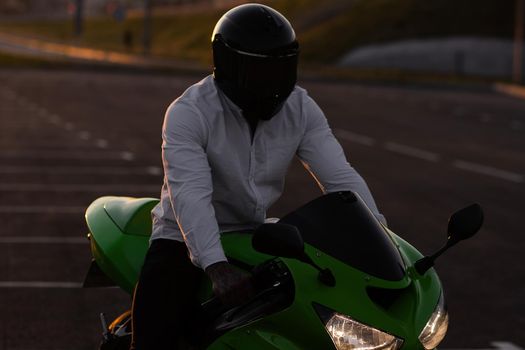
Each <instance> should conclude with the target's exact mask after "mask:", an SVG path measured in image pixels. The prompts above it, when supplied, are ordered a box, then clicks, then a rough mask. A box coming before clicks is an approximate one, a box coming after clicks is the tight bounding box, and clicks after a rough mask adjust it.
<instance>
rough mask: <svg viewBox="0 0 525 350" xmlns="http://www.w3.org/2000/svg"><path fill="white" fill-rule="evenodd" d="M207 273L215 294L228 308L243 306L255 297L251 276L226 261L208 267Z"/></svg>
mask: <svg viewBox="0 0 525 350" xmlns="http://www.w3.org/2000/svg"><path fill="white" fill-rule="evenodd" d="M205 272H206V273H207V274H208V277H210V279H211V282H212V284H213V293H214V294H215V295H216V296H217V297H218V298H219V300H220V301H221V302H222V303H223V304H224V305H226V306H229V307H233V306H238V305H241V304H243V303H244V302H246V301H248V300H249V299H250V298H251V297H253V295H255V291H254V288H253V285H252V282H251V277H250V275H249V274H248V273H246V272H244V271H242V270H240V269H238V268H236V267H235V266H233V265H231V264H229V263H227V262H225V261H222V262H218V263H215V264H213V265H210V266H208V267H207V268H206V270H205Z"/></svg>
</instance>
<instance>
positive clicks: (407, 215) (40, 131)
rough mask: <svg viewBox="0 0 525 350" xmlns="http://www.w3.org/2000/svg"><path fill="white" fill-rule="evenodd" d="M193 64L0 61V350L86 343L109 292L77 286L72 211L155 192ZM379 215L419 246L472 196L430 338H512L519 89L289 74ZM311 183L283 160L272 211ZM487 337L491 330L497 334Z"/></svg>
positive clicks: (79, 250) (109, 301) (520, 246)
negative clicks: (478, 227) (442, 329)
mask: <svg viewBox="0 0 525 350" xmlns="http://www.w3.org/2000/svg"><path fill="white" fill-rule="evenodd" d="M198 79H199V78H198V77H196V76H160V75H155V76H151V75H146V74H127V73H122V72H121V73H110V72H106V73H102V72H90V71H84V72H82V71H79V72H75V71H58V70H56V71H37V70H0V81H1V82H2V83H1V84H0V222H1V223H2V228H1V229H0V267H1V268H0V350H7V349H9V350H22V349H24V350H26V349H31V350H43V349H54V350H66V349H67V350H70V349H78V350H82V349H86V350H87V349H94V348H95V347H96V345H97V344H98V341H99V339H100V326H99V319H98V313H99V312H101V311H104V312H106V314H107V315H108V317H114V316H116V315H117V314H118V313H119V312H121V311H123V310H125V309H126V308H128V307H129V304H130V298H129V296H127V295H125V294H124V293H123V292H121V291H120V290H118V289H81V288H80V285H81V282H82V280H83V277H84V274H85V272H86V270H87V267H88V264H89V261H90V254H89V246H88V243H87V240H86V239H85V237H84V235H85V233H86V232H87V228H86V226H85V223H84V221H83V211H84V209H85V208H86V207H87V205H88V204H89V203H90V202H91V201H93V200H94V199H95V198H97V197H99V196H102V195H129V196H153V197H158V195H159V190H160V186H161V183H162V176H161V172H162V170H161V161H160V128H161V124H162V119H163V113H164V110H165V108H166V107H167V105H168V104H169V103H170V102H171V101H172V100H173V99H174V98H175V97H177V96H178V95H179V94H180V93H181V92H182V91H183V90H184V89H185V88H186V87H187V86H188V85H189V84H191V83H193V82H195V81H197V80H198ZM302 85H303V86H304V87H306V88H307V89H308V90H309V91H310V94H311V95H312V96H313V97H314V98H315V99H316V100H317V101H318V103H319V104H320V105H321V107H322V108H323V110H324V111H325V113H326V115H327V117H328V119H329V121H330V124H331V126H332V128H333V130H334V132H335V133H336V135H337V137H338V138H339V140H340V142H341V144H342V145H343V147H344V149H345V152H346V154H347V157H348V159H349V160H350V162H351V163H352V164H353V165H354V166H355V167H356V168H357V169H358V170H359V171H360V172H361V174H362V175H363V176H364V177H365V179H366V180H367V182H368V184H369V185H370V188H371V190H372V192H373V194H374V196H375V198H376V201H377V203H378V205H379V207H380V209H381V211H382V212H383V213H384V215H385V216H386V218H387V220H388V222H389V226H390V227H391V228H392V229H393V230H394V231H395V232H397V233H398V234H400V235H401V236H402V237H404V238H405V239H406V240H408V241H409V242H411V243H412V244H413V245H415V246H416V247H418V248H419V249H420V250H421V251H422V252H423V253H431V252H433V251H435V250H436V249H437V248H439V247H440V246H441V244H442V243H443V242H444V240H445V238H446V225H447V219H448V216H449V214H450V213H452V212H453V211H454V210H456V209H459V208H461V207H463V206H465V205H467V204H469V203H471V202H473V201H476V202H479V203H480V204H481V205H482V206H483V208H484V210H485V214H486V222H485V225H484V227H483V229H482V231H481V232H480V234H479V236H478V237H476V238H475V239H472V240H470V241H468V242H463V243H461V244H459V245H458V246H457V248H455V249H454V250H452V251H450V252H448V253H446V254H445V256H443V257H442V258H441V259H440V260H438V262H437V265H436V269H437V270H438V273H439V274H440V276H441V279H442V282H443V284H444V286H445V290H446V298H447V301H448V304H449V311H450V315H451V324H450V328H449V334H448V336H447V338H446V339H445V342H444V343H443V346H442V348H444V349H446V348H455V349H460V348H468V349H486V348H495V345H497V344H500V345H501V344H502V343H501V342H503V344H504V343H512V344H514V345H516V346H521V347H524V346H525V332H523V329H525V298H524V296H525V282H524V277H525V267H524V266H525V265H524V264H523V263H522V260H523V252H524V248H525V246H524V243H525V237H524V235H523V233H524V232H523V224H522V223H521V221H522V218H523V217H522V215H524V213H525V210H524V209H525V205H524V200H523V198H525V178H524V176H525V161H524V160H525V137H524V136H525V102H524V101H520V100H518V99H513V98H510V97H506V96H502V95H498V94H495V93H489V92H469V91H458V90H446V89H416V88H406V87H405V88H401V87H392V86H390V87H386V86H372V85H368V86H365V85H355V84H350V83H322V82H313V81H305V82H303V83H302ZM319 194H320V192H319V189H318V188H317V187H316V185H315V182H314V181H313V180H312V179H311V178H310V176H309V175H308V174H307V172H306V171H305V170H304V169H303V168H302V166H301V165H300V164H299V162H297V161H294V163H293V164H292V166H291V168H290V172H289V176H288V178H287V186H286V190H285V194H284V196H283V198H282V199H281V200H280V201H279V202H277V203H276V204H275V205H274V206H273V207H272V208H271V209H270V211H269V213H268V214H269V215H270V216H282V215H283V214H285V213H286V212H288V211H290V210H292V209H294V208H295V207H297V206H299V205H301V204H303V203H305V202H306V201H308V200H310V199H313V198H315V197H316V196H318V195H319ZM498 342H499V343H498Z"/></svg>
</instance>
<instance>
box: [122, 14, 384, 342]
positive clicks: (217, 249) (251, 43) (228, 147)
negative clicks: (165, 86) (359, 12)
mask: <svg viewBox="0 0 525 350" xmlns="http://www.w3.org/2000/svg"><path fill="white" fill-rule="evenodd" d="M212 47H213V61H214V74H213V76H209V77H207V78H205V79H203V80H202V81H200V82H199V83H197V84H195V85H193V86H191V87H190V88H189V89H188V90H186V91H185V92H184V93H183V95H182V96H180V97H179V98H178V99H177V100H175V101H174V102H173V103H172V104H171V105H170V106H169V108H168V110H167V112H166V116H165V121H164V126H163V133H162V136H163V144H162V159H163V164H164V185H163V187H162V194H161V201H160V203H159V204H158V205H157V206H156V207H155V208H154V209H153V212H152V214H153V233H152V237H151V245H150V249H149V251H148V254H147V257H146V260H145V263H144V266H143V269H142V273H141V277H140V280H139V283H138V285H137V288H136V291H135V297H134V306H133V333H134V341H133V343H134V345H132V348H133V346H134V347H135V349H138V350H144V349H148V350H151V349H168V348H169V349H173V348H174V347H175V346H176V345H175V343H176V339H177V338H179V337H180V336H181V333H183V332H184V331H185V328H184V327H185V325H187V324H188V323H189V322H188V320H187V319H188V318H189V317H191V315H192V314H193V310H195V308H197V307H198V305H195V301H194V299H195V298H194V297H193V296H194V293H195V290H196V288H197V283H198V280H199V276H200V271H202V270H204V271H205V272H206V274H207V275H208V276H209V278H210V279H211V282H212V284H213V289H214V292H215V294H216V295H217V296H218V297H219V299H220V300H221V301H222V302H223V303H225V304H229V305H234V304H237V303H241V302H242V301H245V300H246V299H247V298H249V296H250V295H251V293H252V291H251V285H250V282H249V277H248V276H247V275H246V274H245V273H243V272H241V271H240V270H238V269H236V268H235V267H233V266H232V265H230V264H229V263H228V260H227V258H226V256H225V255H224V251H223V249H222V246H221V241H220V233H221V232H226V231H243V230H252V229H254V228H255V227H257V226H258V225H260V224H261V223H263V222H264V220H265V217H266V210H267V209H268V208H269V207H270V206H271V205H272V203H274V202H275V201H276V200H277V199H278V197H279V196H280V195H281V193H282V191H283V187H284V178H285V175H286V171H287V168H288V166H289V164H290V162H291V160H292V159H293V157H294V155H297V156H298V157H299V158H300V159H301V161H302V162H303V163H304V165H305V167H306V168H307V169H308V171H309V172H310V173H311V174H312V175H313V177H314V178H315V180H316V181H317V182H318V183H319V185H320V186H321V188H322V190H323V192H334V191H342V190H353V191H355V192H357V193H359V194H360V195H361V197H362V198H363V199H364V200H365V202H366V203H367V204H368V206H369V207H370V208H371V210H372V211H373V212H374V213H375V215H376V216H377V217H378V218H380V220H384V218H383V217H382V216H381V214H379V212H378V210H377V208H376V205H375V203H374V200H373V198H372V196H371V194H370V192H369V190H368V188H367V186H366V184H365V182H364V180H363V179H362V178H361V176H359V174H358V173H357V172H356V171H355V170H354V169H353V168H352V167H351V166H350V165H349V164H348V162H347V161H346V159H345V156H344V153H343V150H342V148H341V146H340V145H339V143H338V142H337V141H336V139H335V138H334V136H333V134H332V132H331V130H330V128H329V126H328V123H327V121H326V118H325V116H324V115H323V113H322V111H321V110H320V108H319V107H318V106H317V104H316V103H315V102H314V101H313V100H312V99H311V98H310V97H309V96H308V95H307V93H306V91H305V90H303V89H301V88H300V87H297V86H296V80H297V60H298V54H299V45H298V43H297V40H296V37H295V33H294V31H293V29H292V27H291V25H290V23H289V22H288V21H287V20H286V18H284V17H283V16H282V15H281V14H280V13H278V12H277V11H275V10H273V9H271V8H270V7H267V6H264V5H259V4H246V5H241V6H238V7H236V8H234V9H232V10H230V11H228V12H227V13H226V14H225V15H224V16H223V17H222V18H221V19H220V20H219V22H218V23H217V25H216V26H215V29H214V31H213V35H212ZM188 252H189V256H190V258H191V262H193V264H191V263H190V260H189V259H188V258H187V253H188Z"/></svg>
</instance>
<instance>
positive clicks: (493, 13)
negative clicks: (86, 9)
mask: <svg viewBox="0 0 525 350" xmlns="http://www.w3.org/2000/svg"><path fill="white" fill-rule="evenodd" d="M264 2H265V3H267V4H269V5H271V6H273V7H275V8H277V9H278V10H279V11H281V12H283V13H284V14H285V15H286V16H287V17H288V18H290V20H291V22H292V23H293V24H294V26H295V27H296V30H297V33H298V36H299V40H300V42H301V48H302V60H303V62H309V63H329V62H333V61H334V60H336V59H337V58H338V57H340V56H341V55H342V54H344V53H346V52H347V51H348V50H350V49H352V48H354V47H357V46H360V45H365V44H369V43H375V42H383V41H389V40H396V39H402V38H414V37H432V36H448V35H488V36H499V37H511V36H512V26H513V4H514V1H512V0H459V1H458V0H324V1H318V0H288V1H283V0H268V1H264ZM334 9H335V10H334ZM221 12H222V11H213V10H210V11H209V12H206V13H199V14H193V15H186V16H169V17H168V16H157V17H156V18H155V19H154V22H153V31H154V39H153V43H152V53H153V54H155V55H161V56H168V57H176V58H179V59H186V60H198V61H200V62H202V63H205V64H209V63H210V50H209V39H210V33H211V31H212V30H213V26H214V24H215V22H216V21H217V20H218V19H219V18H220V16H221ZM126 29H127V30H130V31H131V32H132V33H133V37H134V48H133V50H132V51H133V52H136V53H140V51H141V49H140V47H141V43H140V41H141V40H142V39H141V36H142V20H141V19H140V18H129V19H127V20H126V21H124V22H116V21H114V20H112V19H109V18H101V19H91V20H89V21H87V22H86V24H85V32H84V36H83V38H82V39H81V40H78V39H75V38H73V35H72V23H71V22H70V21H58V22H31V23H0V30H6V31H10V32H16V33H22V34H27V35H33V36H34V35H36V36H40V37H47V38H52V39H58V40H61V41H65V42H73V43H78V44H80V45H86V46H94V47H98V48H103V49H110V50H119V51H124V45H123V43H122V36H123V32H124V30H126Z"/></svg>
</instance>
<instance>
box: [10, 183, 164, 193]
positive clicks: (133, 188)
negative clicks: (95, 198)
mask: <svg viewBox="0 0 525 350" xmlns="http://www.w3.org/2000/svg"><path fill="white" fill-rule="evenodd" d="M0 192H106V193H111V192H131V193H137V192H138V193H151V192H160V185H141V184H103V185H98V184H67V185H65V184H42V183H1V184H0Z"/></svg>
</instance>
